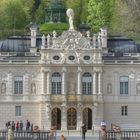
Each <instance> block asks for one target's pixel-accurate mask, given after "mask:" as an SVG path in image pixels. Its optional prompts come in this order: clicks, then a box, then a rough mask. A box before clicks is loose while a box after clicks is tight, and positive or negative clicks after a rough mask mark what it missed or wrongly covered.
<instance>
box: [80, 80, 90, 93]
mask: <svg viewBox="0 0 140 140" xmlns="http://www.w3.org/2000/svg"><path fill="white" fill-rule="evenodd" d="M82 93H83V94H92V83H91V82H82Z"/></svg>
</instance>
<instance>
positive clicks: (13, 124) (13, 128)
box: [12, 121, 15, 131]
mask: <svg viewBox="0 0 140 140" xmlns="http://www.w3.org/2000/svg"><path fill="white" fill-rule="evenodd" d="M12 130H13V131H15V122H14V121H12Z"/></svg>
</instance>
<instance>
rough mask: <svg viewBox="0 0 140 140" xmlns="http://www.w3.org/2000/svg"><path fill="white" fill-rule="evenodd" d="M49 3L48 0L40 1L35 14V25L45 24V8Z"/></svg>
mask: <svg viewBox="0 0 140 140" xmlns="http://www.w3.org/2000/svg"><path fill="white" fill-rule="evenodd" d="M49 3H50V0H41V3H40V5H39V7H38V9H37V10H36V13H35V19H36V22H37V24H41V23H45V16H46V12H45V8H46V6H47V4H49Z"/></svg>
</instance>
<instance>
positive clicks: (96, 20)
mask: <svg viewBox="0 0 140 140" xmlns="http://www.w3.org/2000/svg"><path fill="white" fill-rule="evenodd" d="M113 2H114V1H113V0H89V3H88V13H89V14H88V17H87V22H88V24H89V25H90V27H91V29H92V30H93V31H95V32H97V31H99V29H100V28H101V27H103V26H107V27H109V25H110V20H111V16H112V6H113Z"/></svg>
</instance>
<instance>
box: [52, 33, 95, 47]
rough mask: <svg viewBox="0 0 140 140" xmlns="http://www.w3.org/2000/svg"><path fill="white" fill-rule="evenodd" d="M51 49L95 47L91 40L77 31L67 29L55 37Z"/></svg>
mask: <svg viewBox="0 0 140 140" xmlns="http://www.w3.org/2000/svg"><path fill="white" fill-rule="evenodd" d="M51 49H66V50H81V49H82V50H83V49H85V50H86V49H93V47H92V46H91V45H90V44H89V40H88V39H87V38H86V37H84V36H82V34H81V33H80V32H77V31H65V32H63V33H62V35H61V36H59V37H57V38H56V39H55V42H54V44H53V46H51Z"/></svg>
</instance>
